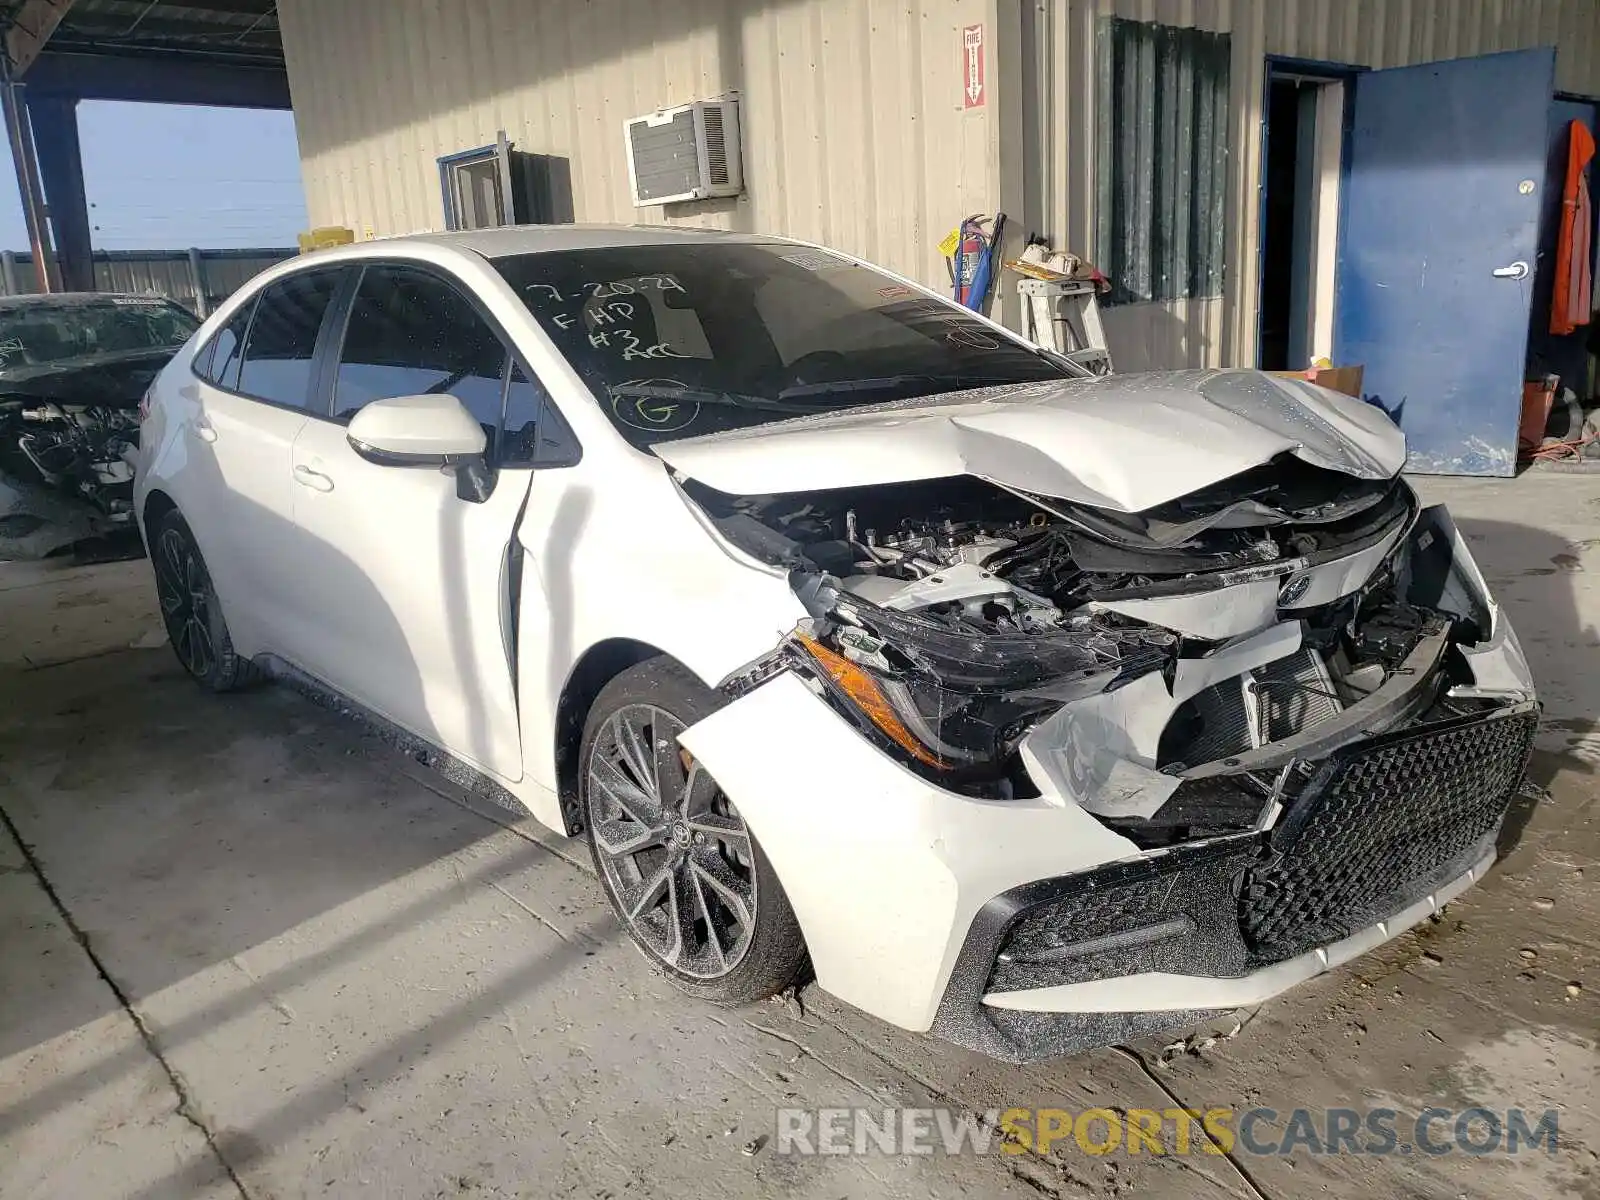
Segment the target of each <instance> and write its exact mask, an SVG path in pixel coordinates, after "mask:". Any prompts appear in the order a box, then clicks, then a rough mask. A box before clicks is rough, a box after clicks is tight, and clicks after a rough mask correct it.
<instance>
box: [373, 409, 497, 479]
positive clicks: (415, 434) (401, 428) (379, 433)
mask: <svg viewBox="0 0 1600 1200" xmlns="http://www.w3.org/2000/svg"><path fill="white" fill-rule="evenodd" d="M345 436H346V437H347V438H348V439H349V441H350V447H351V449H353V450H354V451H355V452H356V453H357V454H359V455H361V457H362V458H364V459H366V460H367V461H368V462H372V463H377V464H378V465H379V466H385V467H450V466H464V465H466V464H468V463H469V462H473V461H480V462H481V460H482V458H483V452H484V450H485V449H486V448H487V447H488V439H487V438H486V437H485V436H484V433H483V426H482V425H479V424H478V421H477V418H476V417H474V416H473V415H472V414H471V413H470V412H468V411H467V408H466V405H464V404H462V403H461V401H459V400H457V399H456V398H455V397H454V396H452V395H450V394H448V393H441V394H437V395H435V394H429V395H425V396H392V397H390V398H388V399H385V400H374V401H372V403H370V404H368V405H367V406H366V407H365V408H363V409H362V410H361V411H360V412H358V413H356V415H355V416H354V417H352V418H351V420H350V428H349V429H348V430H347V431H346V433H345Z"/></svg>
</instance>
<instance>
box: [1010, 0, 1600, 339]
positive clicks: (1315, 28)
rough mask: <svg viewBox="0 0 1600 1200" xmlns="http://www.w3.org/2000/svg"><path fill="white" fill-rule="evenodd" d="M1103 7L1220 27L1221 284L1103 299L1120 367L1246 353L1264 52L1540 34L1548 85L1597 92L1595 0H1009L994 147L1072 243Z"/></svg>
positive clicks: (1422, 57)
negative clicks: (1223, 55) (1224, 88)
mask: <svg viewBox="0 0 1600 1200" xmlns="http://www.w3.org/2000/svg"><path fill="white" fill-rule="evenodd" d="M1112 16H1116V17H1125V18H1130V19H1133V20H1138V21H1157V22H1161V23H1164V24H1172V25H1190V26H1196V27H1199V28H1203V29H1210V30H1214V31H1218V32H1225V33H1229V34H1231V35H1232V63H1231V71H1230V74H1231V81H1230V91H1231V98H1230V105H1229V109H1230V129H1229V145H1230V148H1231V154H1230V163H1229V187H1228V203H1227V212H1228V222H1227V231H1226V243H1225V245H1226V268H1225V270H1226V278H1225V291H1224V296H1223V298H1222V299H1221V300H1175V301H1170V302H1166V303H1156V304H1141V305H1123V306H1118V307H1116V308H1112V309H1109V310H1107V312H1106V318H1105V319H1106V333H1107V337H1108V339H1109V340H1110V342H1111V345H1112V350H1113V354H1114V356H1115V360H1116V363H1117V366H1118V368H1119V369H1121V370H1136V369H1140V368H1143V367H1152V366H1180V365H1196V366H1200V365H1215V364H1222V363H1254V361H1255V337H1256V328H1255V326H1256V302H1255V293H1256V278H1257V262H1256V259H1257V246H1258V244H1259V235H1258V231H1257V223H1258V216H1259V210H1258V204H1257V196H1258V181H1259V180H1260V176H1261V150H1262V146H1261V121H1262V93H1263V90H1264V87H1265V80H1266V57H1267V55H1269V54H1273V55H1286V56H1293V57H1296V58H1303V59H1313V60H1318V61H1323V62H1339V63H1350V64H1354V65H1360V66H1366V67H1373V68H1380V67H1394V66H1403V65H1406V64H1410V63H1418V62H1428V61H1431V60H1435V59H1444V58H1461V57H1466V56H1468V55H1474V54H1488V53H1492V52H1494V51H1497V50H1516V49H1523V48H1526V47H1530V46H1551V45H1553V46H1557V47H1558V53H1557V59H1556V78H1557V86H1558V87H1560V88H1561V89H1563V90H1565V91H1571V92H1577V93H1581V94H1584V95H1590V96H1600V3H1597V2H1596V0H1022V9H1021V12H1020V15H1019V19H1020V23H1021V40H1022V46H1023V54H1022V57H1021V60H1020V61H1019V64H1018V65H1019V69H1020V70H1021V71H1022V73H1023V76H1024V82H1025V91H1026V96H1027V102H1026V105H1025V108H1026V109H1027V111H1026V112H1025V114H1024V116H1023V119H1022V120H1020V121H1018V122H1017V123H1016V124H1015V126H1012V127H1008V131H1009V130H1010V129H1014V130H1015V136H1014V137H1013V136H1007V137H1006V138H1004V139H1002V146H1001V151H1000V153H1001V154H1002V156H1003V157H1007V156H1012V155H1018V156H1020V157H1021V158H1022V164H1021V171H1020V174H1021V191H1020V195H1019V196H1018V197H1017V198H1016V199H1015V200H1010V201H1009V202H1010V203H1011V204H1012V205H1013V206H1014V207H1015V208H1017V209H1018V210H1019V211H1020V212H1021V213H1022V214H1023V219H1024V222H1025V224H1027V225H1028V226H1029V227H1030V228H1033V229H1039V230H1043V231H1048V232H1049V233H1050V234H1051V235H1052V236H1053V237H1055V239H1056V240H1057V243H1058V244H1061V245H1064V246H1065V247H1066V248H1068V249H1072V250H1074V251H1076V252H1078V253H1081V254H1085V255H1087V254H1091V253H1092V252H1093V247H1094V221H1095V219H1096V218H1095V205H1094V203H1093V200H1094V196H1095V194H1096V180H1095V178H1094V162H1095V152H1094V151H1095V136H1096V131H1097V129H1098V125H1097V115H1096V112H1095V106H1096V103H1097V95H1096V88H1095V78H1096V58H1095V53H1096V31H1097V26H1098V23H1099V21H1100V19H1101V18H1103V17H1112Z"/></svg>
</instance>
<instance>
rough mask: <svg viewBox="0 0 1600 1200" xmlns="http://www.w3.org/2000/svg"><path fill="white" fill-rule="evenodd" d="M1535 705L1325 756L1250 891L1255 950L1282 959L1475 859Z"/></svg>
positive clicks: (1519, 767) (1524, 748)
mask: <svg viewBox="0 0 1600 1200" xmlns="http://www.w3.org/2000/svg"><path fill="white" fill-rule="evenodd" d="M1537 719H1538V718H1537V714H1536V712H1535V711H1534V709H1533V707H1532V706H1531V705H1525V706H1519V707H1517V708H1513V709H1506V710H1501V711H1499V712H1496V713H1494V714H1492V715H1490V716H1487V717H1467V718H1460V719H1456V720H1452V721H1447V722H1440V723H1437V724H1432V725H1428V726H1424V727H1423V728H1421V729H1414V730H1411V731H1409V732H1406V733H1403V734H1398V735H1393V736H1389V737H1381V738H1376V739H1374V740H1372V741H1368V742H1362V743H1359V744H1357V745H1354V746H1350V747H1347V748H1346V749H1344V750H1341V751H1339V752H1338V753H1336V754H1335V755H1334V756H1333V757H1332V758H1330V759H1329V760H1328V761H1326V762H1325V763H1323V764H1322V766H1321V768H1320V769H1319V770H1318V772H1317V774H1316V776H1315V777H1314V778H1313V779H1312V780H1311V781H1310V782H1309V783H1308V784H1307V785H1306V789H1305V791H1304V792H1303V793H1302V794H1301V796H1300V798H1299V800H1298V801H1296V802H1295V803H1294V804H1292V805H1291V806H1290V810H1289V813H1288V817H1287V820H1286V821H1285V822H1284V823H1283V824H1282V825H1281V826H1280V827H1279V828H1278V829H1277V830H1276V831H1274V833H1273V835H1272V839H1271V845H1270V852H1269V854H1268V855H1267V857H1266V860H1265V861H1264V862H1263V863H1261V864H1259V865H1257V866H1253V867H1251V868H1250V869H1249V870H1248V871H1247V872H1246V873H1245V878H1244V886H1243V889H1242V890H1241V893H1240V896H1239V926H1240V929H1241V931H1242V932H1243V934H1244V938H1245V942H1246V943H1247V944H1248V946H1249V947H1250V949H1251V951H1252V952H1253V953H1254V954H1256V955H1257V956H1258V957H1260V958H1262V959H1268V960H1273V959H1282V958H1287V957H1289V956H1291V955H1294V954H1299V953H1302V952H1304V951H1306V950H1309V949H1311V948H1313V947H1315V946H1321V945H1326V944H1327V943H1328V942H1331V941H1337V940H1339V939H1340V938H1343V937H1347V936H1349V935H1350V934H1351V933H1354V932H1356V931H1357V930H1359V929H1363V928H1365V927H1367V926H1369V925H1371V924H1373V923H1374V922H1376V921H1379V920H1382V919H1383V918H1384V917H1387V916H1391V915H1392V914H1393V913H1395V912H1396V911H1398V910H1399V909H1400V908H1403V907H1404V906H1405V905H1407V904H1409V903H1411V902H1412V901H1414V900H1416V899H1418V898H1419V897H1421V896H1423V895H1425V894H1427V892H1428V891H1430V890H1431V889H1432V888H1434V887H1435V886H1437V885H1438V884H1440V883H1443V882H1445V881H1446V880H1447V879H1448V878H1451V877H1454V876H1455V875H1459V874H1460V873H1461V871H1463V870H1465V869H1466V867H1467V866H1469V865H1470V863H1469V862H1466V861H1464V860H1465V859H1467V858H1470V857H1473V856H1475V855H1476V854H1478V853H1480V852H1481V847H1482V845H1483V843H1484V840H1485V839H1486V838H1488V837H1489V836H1490V835H1491V834H1492V833H1493V832H1494V830H1495V828H1496V827H1497V825H1498V824H1499V822H1500V819H1501V817H1502V816H1503V815H1504V813H1505V810H1506V806H1507V804H1509V803H1510V800H1511V796H1512V794H1513V792H1514V791H1515V790H1516V788H1517V785H1518V784H1519V783H1520V782H1521V780H1522V772H1523V769H1524V767H1525V766H1526V765H1527V761H1528V752H1529V750H1530V748H1531V746H1532V744H1533V735H1534V730H1535V726H1536V724H1537Z"/></svg>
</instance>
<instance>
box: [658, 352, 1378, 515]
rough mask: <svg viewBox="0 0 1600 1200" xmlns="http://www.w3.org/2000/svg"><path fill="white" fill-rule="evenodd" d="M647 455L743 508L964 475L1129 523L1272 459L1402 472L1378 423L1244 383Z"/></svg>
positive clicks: (1363, 411) (1155, 384) (1365, 473)
mask: <svg viewBox="0 0 1600 1200" xmlns="http://www.w3.org/2000/svg"><path fill="white" fill-rule="evenodd" d="M654 450H655V453H656V454H657V455H658V456H659V457H660V458H661V459H662V460H664V461H665V462H666V463H668V464H669V465H670V466H671V467H673V468H674V469H675V470H677V471H679V472H681V473H683V474H684V475H687V476H689V477H691V478H693V479H697V480H699V481H700V482H701V483H704V484H707V485H708V486H710V487H713V488H716V489H717V490H718V491H722V492H728V493H734V494H741V495H749V494H762V493H775V492H790V491H804V490H810V489H823V488H836V487H854V486H859V485H862V484H874V483H897V482H907V481H912V480H918V479H937V478H942V477H946V476H953V475H976V476H978V477H980V478H983V479H988V480H992V481H993V482H995V483H999V484H1003V485H1005V486H1006V487H1009V488H1016V489H1020V490H1023V491H1028V492H1033V493H1035V494H1037V495H1041V496H1052V497H1057V498H1060V499H1064V500H1070V501H1075V502H1077V503H1080V504H1088V505H1092V506H1094V507H1097V508H1105V509H1111V510H1115V511H1120V512H1141V511H1143V510H1145V509H1148V508H1151V507H1154V506H1155V505H1158V504H1163V503H1165V502H1167V501H1169V500H1175V499H1177V498H1179V497H1181V496H1185V495H1188V494H1189V493H1190V492H1193V491H1196V490H1198V489H1200V488H1203V487H1206V486H1207V485H1209V484H1214V483H1218V482H1220V481H1222V480H1224V479H1228V478H1231V477H1232V476H1234V475H1237V474H1239V473H1240V472H1241V471H1246V470H1248V469H1250V468H1251V467H1254V466H1258V465H1260V464H1262V463H1264V462H1267V461H1268V460H1270V459H1272V458H1274V457H1276V456H1278V455H1280V454H1284V453H1290V454H1293V455H1295V456H1296V457H1298V458H1301V459H1303V460H1305V461H1306V462H1308V463H1311V464H1312V465H1314V466H1318V467H1324V468H1327V469H1329V470H1334V471H1341V472H1344V473H1346V474H1348V475H1352V476H1354V477H1356V478H1360V479H1387V478H1391V477H1393V476H1394V475H1396V474H1398V473H1399V471H1400V468H1401V467H1402V466H1403V465H1404V463H1405V438H1404V436H1403V435H1402V434H1401V432H1400V430H1399V429H1398V428H1396V426H1395V425H1394V424H1393V423H1392V422H1391V421H1390V420H1389V418H1388V417H1387V416H1385V415H1384V414H1383V412H1381V411H1380V410H1379V409H1377V408H1374V407H1372V406H1370V405H1368V404H1364V403H1363V402H1361V401H1360V400H1357V399H1353V398H1352V397H1349V396H1345V395H1342V394H1340V393H1338V392H1333V391H1329V390H1328V389H1327V388H1322V387H1317V386H1316V385H1314V384H1311V383H1307V382H1304V381H1302V380H1297V379H1283V378H1279V377H1277V376H1273V375H1268V374H1265V373H1264V372H1261V371H1253V370H1228V371H1171V372H1152V373H1149V374H1137V375H1114V376H1111V377H1109V378H1106V379H1085V380H1070V381H1061V382H1052V383H1045V384H1018V385H1012V386H1006V387H995V388H983V389H979V390H975V391H967V392H951V393H945V394H943V395H938V396H924V397H918V398H916V399H914V400H905V401H896V402H893V403H890V404H879V405H872V406H870V407H865V408H855V409H846V410H843V411H840V412H835V413H825V414H819V415H817V416H807V417H799V418H796V419H794V420H789V421H782V422H778V423H775V424H771V425H764V426H758V427H755V428H751V429H742V430H735V431H731V432H728V433H719V434H713V435H711V436H708V437H701V438H687V439H684V440H682V441H674V442H664V443H660V444H658V445H656V446H655V447H654Z"/></svg>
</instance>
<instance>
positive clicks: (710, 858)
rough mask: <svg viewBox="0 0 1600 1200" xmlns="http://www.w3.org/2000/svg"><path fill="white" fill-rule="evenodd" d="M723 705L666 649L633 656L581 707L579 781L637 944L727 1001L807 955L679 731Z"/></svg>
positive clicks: (687, 981)
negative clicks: (638, 659)
mask: <svg viewBox="0 0 1600 1200" xmlns="http://www.w3.org/2000/svg"><path fill="white" fill-rule="evenodd" d="M721 705H722V698H721V697H720V696H718V695H717V693H715V692H713V691H712V690H711V689H709V688H707V687H706V686H705V685H704V684H702V683H701V682H700V681H699V680H698V679H696V678H695V677H694V676H693V675H692V674H690V673H689V671H687V670H686V669H685V668H684V667H682V666H680V665H679V664H678V663H676V662H674V661H673V660H671V659H669V658H665V657H661V658H652V659H649V660H647V661H645V662H642V663H639V664H638V665H637V666H634V667H630V668H628V669H627V670H626V671H623V672H622V673H621V674H620V675H618V676H617V677H616V678H615V679H613V680H612V681H611V682H610V683H608V684H607V685H606V686H605V687H604V688H602V689H601V691H600V694H599V696H598V697H596V699H595V702H594V706H593V707H592V708H591V709H590V710H589V716H588V719H587V720H586V722H585V723H584V730H583V745H582V748H581V751H580V754H579V758H578V763H579V774H578V788H579V796H580V798H581V800H582V803H583V812H584V818H585V822H584V823H585V827H586V831H587V837H588V839H589V851H590V853H591V854H593V855H594V865H595V872H596V873H597V874H598V875H599V876H600V882H601V885H602V886H603V887H604V888H605V891H606V897H607V899H609V900H610V901H611V907H612V910H613V911H614V912H615V913H616V914H617V919H618V920H619V921H621V922H622V926H623V928H624V929H626V930H627V931H628V936H629V937H631V938H632V939H633V942H634V945H635V946H637V947H638V948H639V950H640V952H641V953H643V954H644V956H645V958H646V959H648V960H649V962H650V964H651V965H652V966H653V967H654V968H655V969H656V970H657V971H659V972H660V973H661V974H663V975H665V976H666V977H667V978H668V979H669V980H670V981H671V982H672V983H674V984H675V985H677V986H678V987H679V988H681V989H682V990H683V991H685V992H687V993H689V994H690V995H691V996H695V997H698V998H700V999H702V1000H709V1001H712V1002H713V1003H716V1004H722V1005H729V1006H732V1005H738V1004H748V1003H750V1002H752V1001H755V1000H762V999H765V998H766V997H768V996H773V995H776V994H777V993H779V992H781V991H783V990H784V989H785V988H787V987H789V986H790V985H791V984H793V983H795V982H796V981H797V980H798V979H799V978H800V977H801V975H802V974H803V973H805V971H806V969H807V967H808V959H807V956H806V944H805V939H804V937H803V936H802V935H801V933H800V923H799V921H798V920H796V918H795V915H794V909H793V908H792V907H790V904H789V898H788V897H787V896H786V895H785V894H784V891H783V885H782V884H780V883H779V882H778V876H777V873H776V872H774V871H773V869H772V864H771V862H769V861H768V859H767V856H766V852H765V851H763V850H762V848H761V845H760V843H758V842H757V841H756V839H755V835H754V834H752V833H751V832H750V831H749V829H748V827H746V826H745V824H744V820H743V818H742V817H740V816H739V814H738V811H737V810H736V809H734V807H733V805H732V803H731V802H730V801H729V800H728V798H727V797H726V796H724V795H723V794H722V792H721V789H720V788H718V787H717V786H716V782H715V780H713V779H712V778H711V776H710V773H709V772H707V771H706V770H705V769H704V768H702V767H701V766H700V765H699V764H698V763H696V762H694V761H693V759H691V758H690V757H689V755H688V751H686V750H683V749H682V748H681V747H680V746H679V745H678V743H677V734H678V733H679V732H681V731H682V730H683V729H685V728H687V727H688V726H690V725H693V724H694V723H695V722H697V721H699V720H701V719H702V718H704V717H707V716H710V715H711V713H713V712H715V711H716V710H717V709H718V708H719V707H721ZM663 794H664V795H665V797H666V801H665V803H663V802H662V799H661V797H662V795H663Z"/></svg>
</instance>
